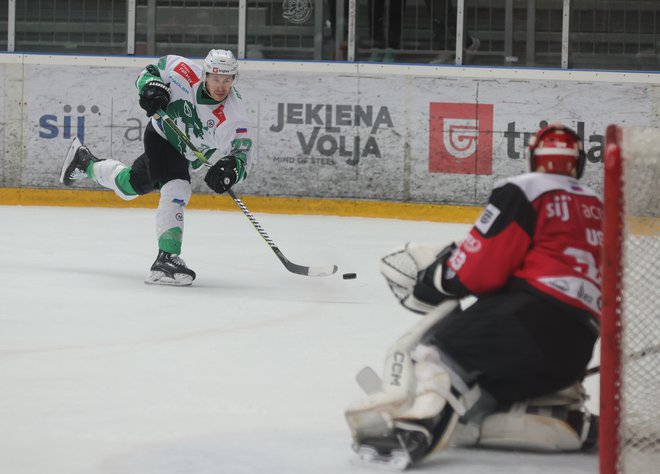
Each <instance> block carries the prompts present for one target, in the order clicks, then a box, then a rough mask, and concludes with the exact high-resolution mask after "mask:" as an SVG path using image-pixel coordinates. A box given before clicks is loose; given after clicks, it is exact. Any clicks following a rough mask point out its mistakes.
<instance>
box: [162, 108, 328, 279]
mask: <svg viewBox="0 0 660 474" xmlns="http://www.w3.org/2000/svg"><path fill="white" fill-rule="evenodd" d="M154 116H155V117H156V118H159V117H160V118H161V119H162V120H163V122H165V124H167V126H168V127H169V128H170V129H171V130H172V131H173V132H174V133H176V134H177V136H178V137H179V138H180V139H181V141H183V143H185V144H186V146H187V147H188V148H190V150H191V151H192V152H193V153H194V155H195V156H196V157H197V158H199V161H201V162H202V163H204V164H205V165H206V166H211V164H210V163H209V160H207V159H206V156H204V154H203V153H202V152H200V151H199V150H198V149H197V147H196V146H195V145H193V144H192V142H191V141H190V139H189V138H188V136H187V135H186V134H185V133H184V132H183V131H182V130H181V129H179V127H177V125H176V123H175V122H174V120H172V118H171V117H170V116H169V115H168V114H167V112H165V111H164V110H162V109H158V111H157V112H156V113H155V114H154ZM227 194H229V196H230V197H231V198H232V199H233V200H234V202H235V203H236V205H237V206H238V207H239V209H240V210H241V211H243V214H245V217H247V218H248V220H249V221H250V223H251V224H252V226H253V227H254V228H255V229H256V230H257V232H259V235H260V236H261V237H262V238H263V239H264V240H265V241H266V243H267V244H268V246H269V247H270V249H271V250H272V251H273V252H274V253H275V255H277V258H279V259H280V262H282V264H283V265H284V266H285V267H286V269H287V270H289V271H290V272H291V273H295V274H297V275H306V276H330V275H332V274H334V273H335V272H336V271H337V265H328V266H325V267H306V266H304V265H297V264H295V263H293V262H291V261H290V260H289V259H288V258H286V257H285V256H284V254H283V253H282V251H281V250H280V249H279V248H278V247H277V245H275V242H273V240H272V239H271V238H270V236H269V235H268V234H267V233H266V231H265V230H264V229H263V227H261V224H259V222H258V221H257V219H255V217H254V216H253V215H252V213H251V212H250V211H249V210H248V208H247V207H246V206H245V204H243V201H241V199H240V198H239V197H238V196H236V194H234V191H232V190H231V189H228V190H227Z"/></svg>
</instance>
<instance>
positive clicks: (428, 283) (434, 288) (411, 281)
mask: <svg viewBox="0 0 660 474" xmlns="http://www.w3.org/2000/svg"><path fill="white" fill-rule="evenodd" d="M455 248H456V244H454V243H451V244H450V245H448V246H446V247H439V246H437V245H422V244H414V243H411V242H408V243H407V244H405V245H404V246H403V247H399V248H397V249H395V250H393V251H392V252H390V253H389V254H388V255H386V256H384V257H383V258H382V259H381V262H380V272H381V274H382V275H383V276H384V277H385V280H387V284H388V285H389V287H390V289H391V290H392V293H394V296H395V297H396V299H398V300H399V302H400V303H401V304H402V305H403V306H404V307H405V308H407V309H409V310H411V311H414V312H415V313H420V314H426V313H428V312H429V311H430V310H431V309H433V308H435V307H436V306H438V305H439V304H440V303H442V302H443V301H445V300H447V299H452V298H456V296H455V295H452V294H451V293H449V292H447V291H445V290H444V289H443V288H442V271H443V264H444V263H445V262H446V261H447V259H448V258H449V257H450V256H451V254H452V252H453V251H454V249H455Z"/></svg>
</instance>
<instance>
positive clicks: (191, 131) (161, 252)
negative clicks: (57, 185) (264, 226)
mask: <svg viewBox="0 0 660 474" xmlns="http://www.w3.org/2000/svg"><path fill="white" fill-rule="evenodd" d="M237 78H238V62H237V61H236V59H235V58H234V55H233V54H232V53H231V51H227V50H222V49H213V50H211V51H210V52H209V53H208V55H207V56H206V58H205V59H204V63H203V65H202V66H201V67H200V66H199V65H198V64H196V63H195V62H193V61H191V60H189V59H186V58H183V57H181V56H173V55H169V56H163V57H161V58H160V60H159V61H158V63H156V64H150V65H149V66H147V67H146V68H145V69H144V70H143V71H142V72H141V73H140V75H139V76H138V78H137V81H136V86H137V89H138V92H139V101H140V106H141V107H142V108H143V109H144V110H145V111H146V113H147V116H148V117H151V120H150V122H149V124H148V125H147V127H146V129H145V132H144V153H143V154H142V155H140V156H139V157H138V158H137V159H136V160H135V162H134V163H133V164H132V166H131V167H127V166H126V165H124V164H123V163H121V162H119V161H117V160H110V159H101V158H97V157H96V156H94V155H93V154H92V153H91V151H90V150H89V148H87V147H86V146H84V145H83V144H81V143H80V141H79V140H78V139H77V138H76V139H74V140H73V143H72V144H71V147H70V149H69V152H68V154H67V156H66V158H65V160H64V163H63V165H62V171H61V175H60V182H61V183H63V184H65V185H66V186H71V185H72V184H73V182H74V181H75V180H78V179H83V178H88V179H92V180H94V181H95V182H96V183H98V184H100V185H102V186H104V187H106V188H109V189H112V190H113V191H114V192H115V193H116V194H117V195H118V196H119V197H120V198H122V199H124V200H131V199H135V198H136V197H138V196H140V195H143V194H147V193H150V192H152V191H154V190H159V191H160V200H159V203H158V209H157V211H156V227H157V236H158V256H157V257H156V261H155V262H154V263H153V265H152V266H151V272H150V273H149V275H148V276H147V278H146V279H145V283H148V284H158V285H174V286H188V285H191V284H192V282H193V280H194V279H195V272H194V271H192V270H191V269H190V268H188V267H187V266H186V264H185V262H184V261H183V259H181V257H180V256H179V255H180V254H181V245H182V240H183V222H184V218H183V216H184V209H185V207H186V206H187V204H188V202H189V200H190V197H191V194H192V188H191V184H190V171H191V170H193V171H197V170H200V169H201V168H206V167H205V166H204V164H203V163H202V162H201V161H200V160H199V159H198V158H197V157H196V156H195V155H194V154H193V153H192V152H191V151H190V150H189V149H188V148H187V147H186V145H185V144H184V143H183V142H182V141H181V140H180V139H179V137H178V136H177V135H176V133H174V132H173V131H172V130H171V129H169V127H168V126H167V125H166V124H164V122H163V121H162V120H161V119H160V117H159V116H158V111H159V110H164V111H165V112H166V113H167V115H169V116H170V117H171V118H172V119H173V120H174V121H175V123H176V125H177V126H178V128H179V129H180V130H183V131H184V132H185V134H186V135H187V136H188V138H189V139H190V141H191V142H192V143H193V144H194V145H195V146H196V147H197V149H198V150H199V151H201V152H202V153H204V155H205V156H206V158H207V160H208V162H209V164H210V165H211V166H210V167H209V168H207V169H208V171H207V172H206V176H205V178H204V180H205V181H206V183H207V185H208V186H209V187H210V188H211V189H212V190H213V191H215V192H217V193H219V194H222V193H223V192H225V191H226V190H227V189H229V188H231V187H232V186H233V185H234V184H236V183H238V182H240V181H241V180H243V179H245V178H246V176H247V172H246V170H247V165H248V162H249V159H250V153H251V149H252V140H251V138H250V125H249V120H248V116H247V113H246V111H245V107H244V105H243V102H242V98H241V95H240V94H239V93H238V91H237V90H236V88H235V87H234V85H235V83H236V80H237Z"/></svg>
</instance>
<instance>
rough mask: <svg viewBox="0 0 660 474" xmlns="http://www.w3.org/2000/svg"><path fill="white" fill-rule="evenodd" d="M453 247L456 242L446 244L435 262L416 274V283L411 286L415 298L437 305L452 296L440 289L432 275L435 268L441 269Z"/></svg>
mask: <svg viewBox="0 0 660 474" xmlns="http://www.w3.org/2000/svg"><path fill="white" fill-rule="evenodd" d="M455 248H456V244H454V243H451V244H450V245H448V246H446V247H445V248H444V249H442V251H441V252H440V253H439V254H438V256H437V257H436V259H435V262H433V263H432V264H431V265H429V266H428V267H426V268H425V269H424V270H421V271H420V272H419V273H418V274H417V283H416V284H415V287H414V288H413V296H414V297H415V298H416V299H418V300H419V301H421V302H423V303H426V304H430V305H433V306H437V305H439V304H440V303H442V302H443V301H445V300H446V299H448V298H452V297H454V296H453V295H451V294H448V293H446V292H444V291H440V289H438V287H437V286H436V284H435V282H434V277H435V272H436V271H437V270H439V271H442V266H443V265H444V263H445V262H446V261H447V259H448V258H449V257H450V256H451V254H452V252H453V251H454V249H455Z"/></svg>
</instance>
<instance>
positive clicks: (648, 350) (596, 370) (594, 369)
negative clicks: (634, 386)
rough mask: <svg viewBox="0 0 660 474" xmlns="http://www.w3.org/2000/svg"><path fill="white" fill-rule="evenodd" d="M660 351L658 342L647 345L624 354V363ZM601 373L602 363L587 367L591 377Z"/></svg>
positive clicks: (588, 374)
mask: <svg viewBox="0 0 660 474" xmlns="http://www.w3.org/2000/svg"><path fill="white" fill-rule="evenodd" d="M658 353H660V344H657V345H655V346H651V347H647V348H646V349H642V350H641V351H637V352H633V353H632V354H629V355H627V356H624V358H623V363H624V364H625V363H626V362H631V361H635V360H639V359H642V358H643V357H646V356H647V355H651V354H658ZM598 373H600V365H595V366H593V367H590V368H589V369H587V373H586V375H585V376H586V377H589V376H591V375H594V374H598Z"/></svg>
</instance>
